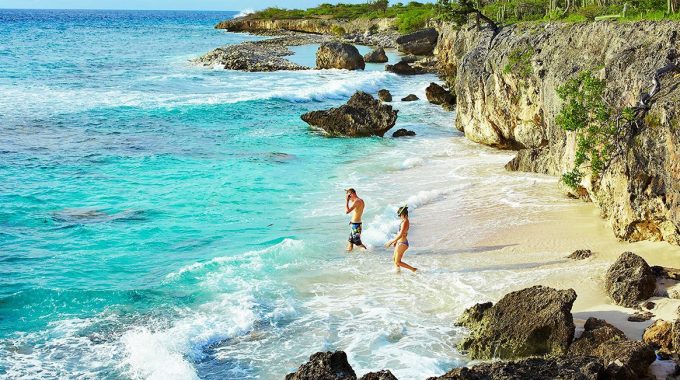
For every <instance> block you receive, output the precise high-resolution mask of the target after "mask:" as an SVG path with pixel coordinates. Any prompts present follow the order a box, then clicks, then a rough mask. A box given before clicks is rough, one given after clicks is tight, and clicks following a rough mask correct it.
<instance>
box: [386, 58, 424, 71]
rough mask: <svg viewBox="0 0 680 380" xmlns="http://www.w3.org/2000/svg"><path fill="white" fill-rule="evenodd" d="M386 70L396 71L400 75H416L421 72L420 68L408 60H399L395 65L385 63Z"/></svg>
mask: <svg viewBox="0 0 680 380" xmlns="http://www.w3.org/2000/svg"><path fill="white" fill-rule="evenodd" d="M385 70H386V71H389V72H390V73H395V74H399V75H416V74H421V72H420V71H419V70H417V69H416V68H414V67H413V66H411V64H409V63H408V62H405V61H403V60H401V61H399V62H398V63H397V64H395V65H385Z"/></svg>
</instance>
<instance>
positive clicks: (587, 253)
mask: <svg viewBox="0 0 680 380" xmlns="http://www.w3.org/2000/svg"><path fill="white" fill-rule="evenodd" d="M592 255H593V252H592V251H591V250H589V249H577V250H576V251H574V252H572V254H571V255H569V256H567V258H568V259H572V260H585V259H587V258H589V257H591V256H592Z"/></svg>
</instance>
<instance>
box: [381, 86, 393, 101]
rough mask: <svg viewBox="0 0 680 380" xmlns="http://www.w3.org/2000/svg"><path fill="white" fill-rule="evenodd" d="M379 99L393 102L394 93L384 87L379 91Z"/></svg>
mask: <svg viewBox="0 0 680 380" xmlns="http://www.w3.org/2000/svg"><path fill="white" fill-rule="evenodd" d="M378 99H380V100H382V101H383V102H391V101H392V94H391V93H390V92H389V91H388V90H385V89H382V90H380V91H378Z"/></svg>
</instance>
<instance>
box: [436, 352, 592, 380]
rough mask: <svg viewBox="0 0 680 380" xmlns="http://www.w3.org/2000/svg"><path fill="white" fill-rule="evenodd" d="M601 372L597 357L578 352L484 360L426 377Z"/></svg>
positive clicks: (588, 378)
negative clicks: (572, 354)
mask: <svg viewBox="0 0 680 380" xmlns="http://www.w3.org/2000/svg"><path fill="white" fill-rule="evenodd" d="M604 374H605V368H604V366H603V365H602V363H601V362H600V361H599V360H598V359H597V358H594V357H588V356H578V357H564V358H530V359H525V360H520V361H516V362H493V363H483V364H478V365H476V366H474V367H472V368H467V367H464V368H456V369H454V370H451V371H449V372H447V373H446V374H444V375H442V376H439V377H431V378H429V379H428V380H487V379H488V380H492V379H493V380H496V379H498V380H539V379H540V380H547V379H561V380H601V379H604Z"/></svg>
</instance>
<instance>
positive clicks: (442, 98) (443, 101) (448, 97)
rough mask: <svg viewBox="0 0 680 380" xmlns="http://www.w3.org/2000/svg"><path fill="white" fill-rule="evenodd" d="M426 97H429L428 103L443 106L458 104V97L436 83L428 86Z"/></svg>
mask: <svg viewBox="0 0 680 380" xmlns="http://www.w3.org/2000/svg"><path fill="white" fill-rule="evenodd" d="M425 96H426V97H427V101H428V102H430V103H432V104H437V105H441V106H444V105H448V106H454V105H455V104H456V97H455V96H453V95H452V94H451V93H450V92H449V91H447V90H445V89H444V87H442V86H440V85H438V84H436V83H430V85H429V86H427V88H426V89H425Z"/></svg>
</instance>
